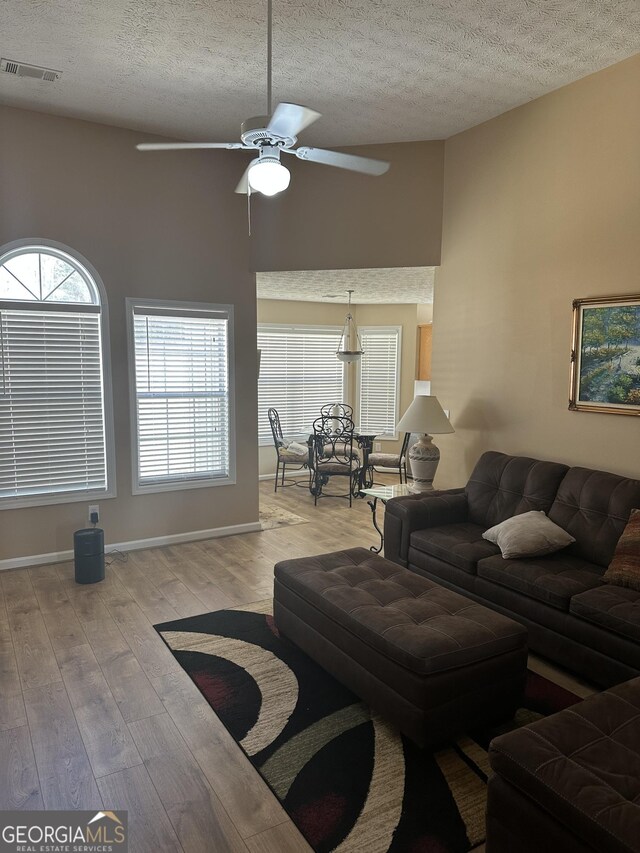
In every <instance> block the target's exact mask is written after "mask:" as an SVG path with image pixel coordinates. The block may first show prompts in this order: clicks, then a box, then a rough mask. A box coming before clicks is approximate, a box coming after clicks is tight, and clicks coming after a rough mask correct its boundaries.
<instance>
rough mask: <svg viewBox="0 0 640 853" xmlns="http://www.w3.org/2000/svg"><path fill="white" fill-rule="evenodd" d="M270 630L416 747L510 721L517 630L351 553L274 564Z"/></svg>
mask: <svg viewBox="0 0 640 853" xmlns="http://www.w3.org/2000/svg"><path fill="white" fill-rule="evenodd" d="M274 617H275V621H276V624H277V626H278V628H279V630H280V631H281V632H282V634H284V636H286V637H288V638H289V639H290V640H292V641H293V642H294V643H295V644H296V645H297V646H299V647H300V648H301V649H302V650H303V651H305V652H306V653H307V654H308V655H309V656H310V657H311V658H313V659H314V660H315V661H316V662H317V663H319V664H320V665H321V666H322V667H323V668H324V669H326V670H327V671H328V672H330V673H331V674H332V675H334V676H335V677H336V678H337V679H338V680H339V681H341V682H342V683H343V684H345V685H346V686H347V687H349V688H350V689H351V690H353V691H354V693H356V694H357V695H358V696H360V697H361V698H362V699H363V700H364V701H365V702H367V703H368V704H369V705H371V707H372V708H374V709H376V710H377V711H379V712H380V713H381V714H383V715H384V716H386V717H387V718H388V719H389V720H391V721H392V722H393V723H395V724H396V725H397V726H398V728H399V729H400V730H401V731H402V732H404V734H406V735H408V736H409V737H410V738H412V739H413V740H414V741H415V742H416V743H418V744H420V745H421V746H427V745H428V746H433V745H435V744H437V743H440V742H442V741H444V740H446V739H448V738H450V737H452V736H455V735H457V734H460V733H461V732H463V731H465V730H467V729H469V728H472V727H476V726H482V725H486V724H487V723H492V722H498V721H500V720H503V719H508V718H509V717H510V716H512V715H513V713H514V712H515V710H516V708H517V707H518V704H519V702H520V700H521V698H522V691H523V689H524V680H525V675H526V666H527V632H526V629H525V628H524V627H523V626H521V625H519V624H518V623H517V622H513V621H512V620H511V619H507V618H506V617H505V616H502V615H500V614H498V613H494V612H493V611H492V610H489V609H488V608H487V607H483V606H482V605H480V604H476V603H475V602H473V601H470V600H469V599H467V598H464V597H463V596H461V595H458V594H457V593H455V592H451V591H450V590H448V589H444V588H443V587H441V586H438V585H437V584H435V583H433V582H432V581H430V580H427V579H426V578H424V577H422V576H420V575H417V574H415V573H414V572H412V571H410V570H408V569H404V568H402V567H400V566H398V565H397V564H396V563H391V562H389V560H385V559H383V558H382V557H377V556H374V555H372V554H371V552H370V551H367V550H365V549H364V548H351V549H349V550H347V551H338V552H336V553H333V554H320V555H319V556H316V557H303V558H300V559H295V560H285V561H283V562H281V563H278V564H277V565H276V567H275V582H274Z"/></svg>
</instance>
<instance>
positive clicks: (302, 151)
mask: <svg viewBox="0 0 640 853" xmlns="http://www.w3.org/2000/svg"><path fill="white" fill-rule="evenodd" d="M287 153H289V152H287ZM291 153H292V154H295V155H296V157H299V158H300V160H311V161H312V162H313V163H324V164H325V165H326V166H337V167H338V169H349V170H350V171H352V172H362V173H363V174H365V175H384V173H385V172H386V171H388V169H389V165H390V164H389V163H387V162H386V161H385V160H372V159H370V158H369V157H359V156H358V155H357V154H343V153H342V152H341V151H327V150H326V149H324V148H307V147H305V146H303V147H302V148H296V150H295V151H292V152H291Z"/></svg>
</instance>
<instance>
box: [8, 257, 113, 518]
mask: <svg viewBox="0 0 640 853" xmlns="http://www.w3.org/2000/svg"><path fill="white" fill-rule="evenodd" d="M107 333H108V330H107V328H106V305H105V298H104V294H103V292H102V285H101V283H100V280H99V278H98V275H97V273H96V272H95V271H94V270H92V269H91V267H90V265H89V264H88V263H87V262H86V261H85V260H83V259H80V258H79V257H78V256H76V255H75V254H72V253H71V251H70V250H68V249H65V248H62V247H59V246H57V245H55V244H50V243H46V244H45V243H44V241H41V242H38V243H34V244H25V243H23V242H22V243H19V244H13V245H12V246H7V247H4V249H0V508H7V509H9V508H14V507H18V506H34V505H39V504H49V503H65V502H67V501H75V500H87V499H90V498H97V497H100V496H102V497H108V496H111V495H112V494H114V492H113V483H112V479H113V477H112V472H113V459H112V452H113V440H112V424H111V417H110V410H109V413H108V415H107V403H110V386H108V382H107V378H108V377H107V374H106V364H105V355H104V354H105V349H106V345H107V340H108V334H107ZM107 392H108V393H107Z"/></svg>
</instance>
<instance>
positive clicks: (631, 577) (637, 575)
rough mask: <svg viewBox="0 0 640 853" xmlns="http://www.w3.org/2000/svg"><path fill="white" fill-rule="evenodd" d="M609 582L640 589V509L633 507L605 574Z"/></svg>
mask: <svg viewBox="0 0 640 853" xmlns="http://www.w3.org/2000/svg"><path fill="white" fill-rule="evenodd" d="M604 579H605V581H607V583H615V584H619V585H620V586H628V587H630V588H631V589H635V590H640V509H632V510H631V515H630V516H629V521H628V522H627V526H626V527H625V529H624V530H623V531H622V536H621V537H620V539H619V540H618V544H617V545H616V550H615V553H614V555H613V560H612V561H611V563H610V564H609V568H608V569H607V571H606V572H605V575H604Z"/></svg>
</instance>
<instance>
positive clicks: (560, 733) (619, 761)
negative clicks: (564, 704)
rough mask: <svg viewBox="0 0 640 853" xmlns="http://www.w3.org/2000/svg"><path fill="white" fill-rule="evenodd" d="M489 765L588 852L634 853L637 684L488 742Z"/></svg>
mask: <svg viewBox="0 0 640 853" xmlns="http://www.w3.org/2000/svg"><path fill="white" fill-rule="evenodd" d="M489 761H490V763H491V767H492V769H493V770H494V771H495V772H496V773H497V774H498V775H499V776H501V777H502V779H504V780H505V781H507V782H509V783H510V784H511V785H513V786H514V787H515V788H517V789H518V790H519V791H521V792H522V793H524V794H525V795H526V796H528V797H529V798H530V799H531V800H532V801H533V802H535V803H537V804H538V806H540V808H541V809H543V810H544V811H545V812H547V814H549V815H551V816H552V817H553V818H555V820H556V821H558V822H559V823H560V824H561V825H562V826H564V827H565V828H566V829H567V830H569V831H570V832H571V833H573V834H575V835H576V836H577V837H578V838H581V839H582V840H584V841H586V842H588V844H589V845H592V846H593V848H594V849H595V850H600V851H605V850H606V851H612V853H613V852H614V851H615V853H623V851H624V853H628V851H633V850H636V851H637V850H638V839H639V838H640V678H635V679H633V680H632V681H628V682H626V683H625V684H621V685H619V686H618V687H614V688H613V689H611V690H608V691H606V692H604V693H598V694H596V695H595V696H591V697H589V698H588V699H586V700H585V701H584V702H580V703H579V704H577V705H573V706H572V707H570V708H567V709H566V710H564V711H560V712H559V713H558V714H552V715H551V716H550V717H546V718H545V719H542V720H537V721H536V722H534V723H531V724H530V725H528V726H523V727H522V728H520V729H517V730H516V731H513V732H509V733H508V734H504V735H501V736H500V737H497V738H494V740H493V741H492V742H491V745H490V747H489ZM547 849H549V850H551V848H547ZM553 849H554V851H555V849H556V848H555V847H554V848H553ZM589 849H590V848H589Z"/></svg>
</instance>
